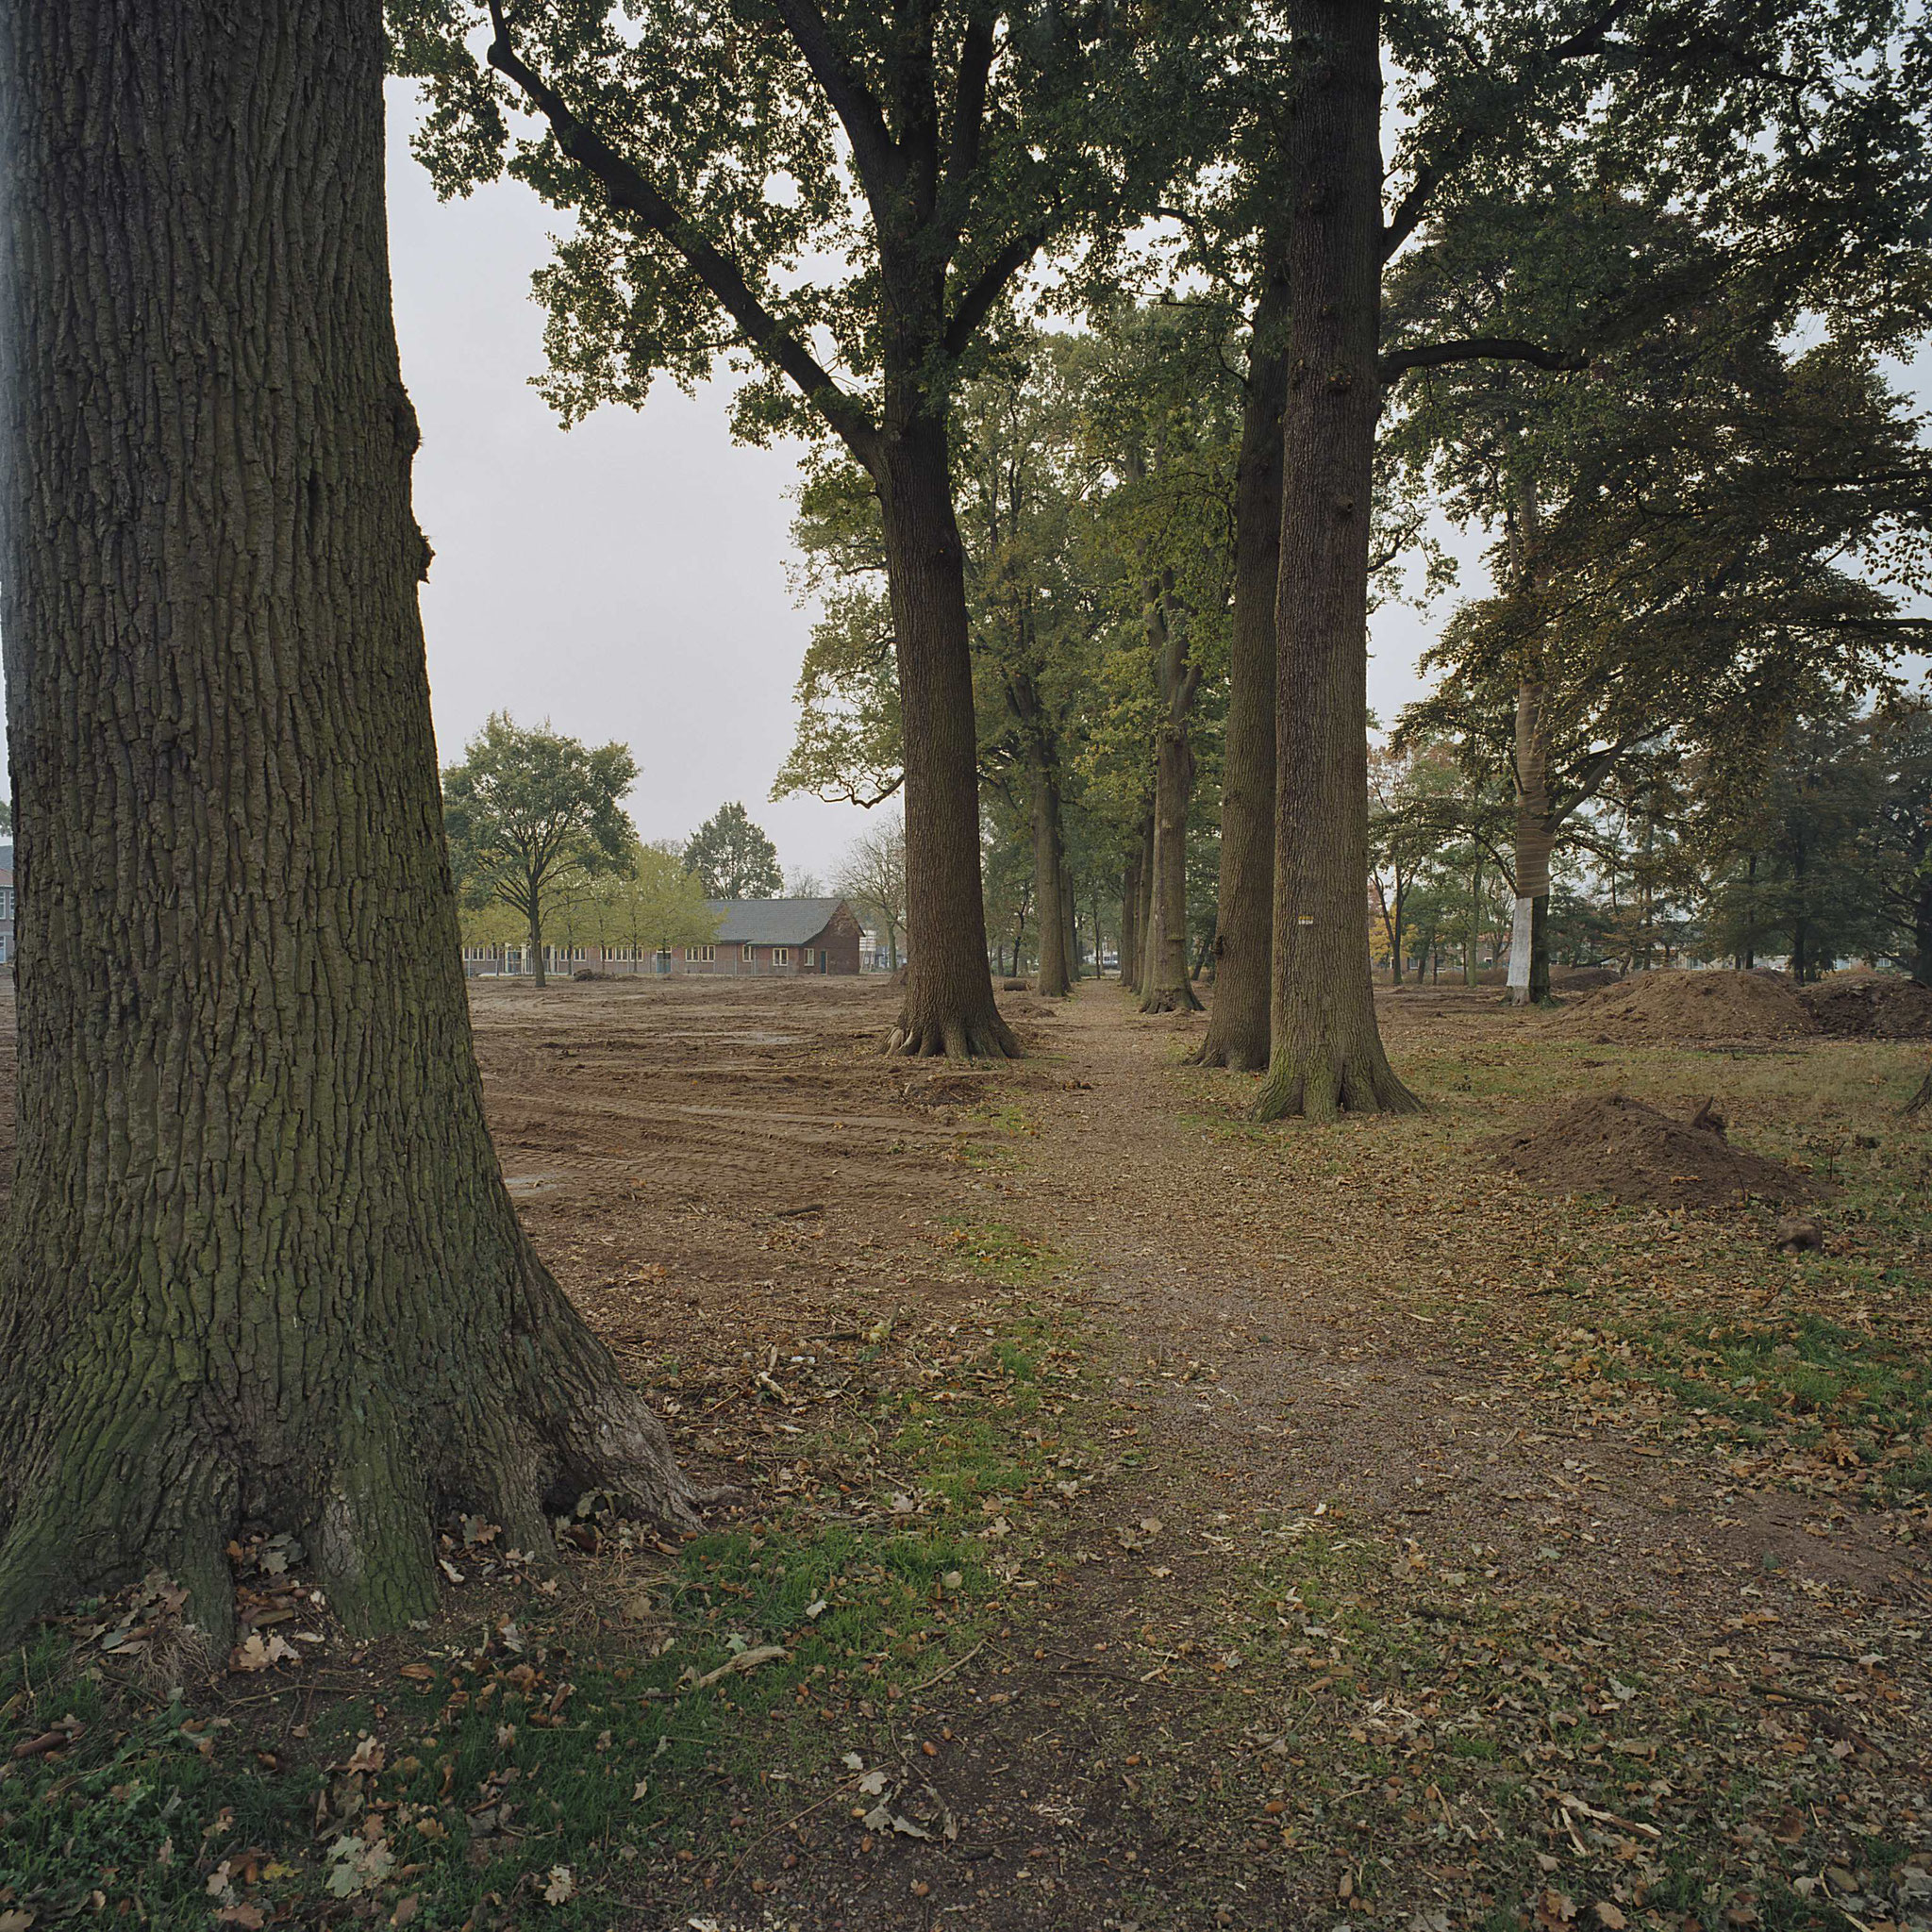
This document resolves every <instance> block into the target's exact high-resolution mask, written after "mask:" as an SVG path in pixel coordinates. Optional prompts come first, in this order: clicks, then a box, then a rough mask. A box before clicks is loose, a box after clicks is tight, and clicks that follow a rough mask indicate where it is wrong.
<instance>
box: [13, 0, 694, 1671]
mask: <svg viewBox="0 0 1932 1932" xmlns="http://www.w3.org/2000/svg"><path fill="white" fill-rule="evenodd" d="M383 56H384V43H383V27H382V17H381V8H380V5H379V0H256V4H255V5H252V6H249V7H242V8H238V7H235V6H233V5H230V4H227V0H64V4H62V5H60V6H17V7H10V8H7V9H6V12H5V15H4V19H0V150H4V157H5V164H6V166H5V181H6V187H5V192H6V195H7V204H8V205H7V207H6V209H5V219H4V222H0V249H4V251H5V259H4V262H0V270H4V273H0V290H4V291H5V292H4V295H0V304H4V307H0V571H4V585H5V593H4V598H0V626H4V635H5V641H6V673H7V700H8V733H9V743H10V748H11V756H12V772H13V780H14V784H15V788H16V797H17V801H18V810H19V823H18V827H17V838H16V844H17V848H18V867H19V872H20V875H21V882H22V889H23V890H22V899H21V919H20V925H19V931H20V947H19V964H18V996H19V1018H20V1145H19V1158H18V1169H17V1178H16V1182H15V1191H14V1197H13V1208H12V1214H11V1218H10V1221H9V1223H8V1230H7V1234H8V1240H7V1247H6V1252H5V1257H4V1263H0V1442H4V1443H5V1445H6V1451H5V1455H4V1456H0V1641H6V1640H7V1639H8V1637H9V1636H10V1635H12V1634H13V1633H16V1632H18V1631H19V1630H20V1629H21V1628H22V1626H23V1625H24V1624H26V1623H27V1622H28V1621H30V1620H31V1619H32V1618H33V1617H34V1616H35V1615H37V1614H38V1613H40V1612H42V1611H44V1610H46V1609H48V1608H49V1607H52V1606H54V1605H56V1604H58V1603H59V1602H61V1601H63V1600H65V1599H68V1598H71V1597H73V1596H75V1595H76V1594H79V1593H82V1592H88V1591H96V1590H100V1589H104V1588H107V1587H109V1586H111V1585H114V1584H116V1583H118V1582H120V1581H122V1580H124V1579H125V1578H128V1577H131V1576H137V1575H139V1574H142V1571H143V1570H145V1569H147V1568H148V1567H150V1566H159V1567H161V1568H163V1569H165V1570H167V1571H169V1572H171V1573H172V1574H175V1576H176V1577H177V1578H179V1579H180V1580H182V1581H183V1582H185V1583H186V1584H187V1586H188V1588H189V1591H190V1602H191V1605H192V1615H193V1617H194V1619H195V1620H196V1622H197V1623H198V1624H200V1625H201V1626H202V1627H203V1628H204V1629H206V1630H207V1631H208V1632H209V1634H210V1635H211V1637H213V1638H215V1639H217V1640H220V1639H223V1638H225V1635H226V1632H227V1630H228V1629H229V1627H230V1626H231V1621H232V1614H233V1609H232V1592H231V1586H230V1581H229V1574H228V1568H227V1563H226V1559H225V1555H224V1549H225V1544H226V1542H227V1541H228V1539H229V1537H230V1536H231V1535H232V1533H233V1532H234V1529H235V1527H236V1525H237V1524H239V1523H240V1522H241V1521H242V1519H243V1518H245V1517H253V1518H259V1519H262V1520H265V1521H267V1522H270V1523H273V1524H279V1525H283V1526H286V1527H288V1528H290V1529H292V1530H296V1531H298V1532H299V1533H300V1534H301V1536H302V1538H303V1540H304V1541H306V1542H307V1543H308V1547H309V1549H310V1550H311V1551H312V1552H313V1555H314V1560H315V1563H316V1565H317V1568H318V1570H319V1572H320V1574H321V1577H322V1579H323V1581H324V1583H325V1587H326V1589H327V1591H328V1594H329V1597H330V1600H331V1602H332V1604H333V1605H334V1607H336V1608H337V1609H338V1610H339V1611H340V1612H341V1615H342V1617H343V1618H344V1619H345V1621H347V1622H348V1623H349V1624H351V1626H352V1627H358V1628H378V1627H383V1626H393V1625H397V1624H403V1623H405V1622H407V1621H408V1619H410V1618H415V1617H421V1616H424V1615H425V1614H427V1613H428V1611H429V1610H430V1608H431V1607H432V1605H433V1603H434V1600H435V1595H436V1585H435V1577H436V1564H435V1551H434V1546H433V1535H432V1527H431V1525H432V1521H433V1519H434V1516H435V1514H436V1512H437V1511H438V1510H439V1509H441V1508H443V1507H457V1506H461V1507H468V1508H473V1509H477V1510H481V1511H483V1512H484V1513H486V1514H488V1515H490V1516H491V1518H493V1519H494V1520H495V1521H496V1522H498V1523H500V1524H503V1526H504V1529H505V1532H506V1537H507V1541H509V1542H512V1543H515V1544H517V1545H519V1546H521V1547H523V1548H525V1549H536V1550H542V1549H545V1548H547V1547H548V1545H549V1541H550V1538H549V1530H548V1527H547V1520H546V1513H545V1506H546V1501H547V1500H551V1499H553V1498H554V1497H555V1496H561V1495H563V1494H567V1493H575V1492H576V1491H582V1490H585V1489H591V1488H608V1489H610V1490H614V1491H619V1492H620V1493H622V1494H623V1495H625V1496H626V1497H627V1498H629V1499H630V1501H631V1502H633V1503H634V1504H636V1505H638V1506H640V1507H642V1508H644V1509H647V1510H650V1511H652V1512H655V1513H657V1514H658V1515H660V1516H663V1517H666V1518H672V1519H680V1520H682V1519H688V1518H689V1517H690V1515H691V1502H692V1492H691V1489H690V1487H689V1485H688V1483H687V1481H686V1479H685V1478H684V1476H683V1475H682V1474H680V1473H679V1471H678V1469H677V1467H676V1465H675V1461H674V1459H673V1457H672V1455H671V1452H670V1448H669V1445H668V1443H667V1441H666V1439H665V1436H664V1432H663V1430H662V1428H661V1427H660V1426H659V1424H658V1422H657V1421H656V1419H655V1418H654V1417H652V1415H651V1414H650V1413H649V1411H648V1410H647V1409H646V1408H645V1407H644V1406H643V1404H642V1403H641V1401H640V1400H639V1398H638V1396H637V1395H636V1394H635V1392H634V1391H631V1390H629V1389H628V1388H626V1387H625V1385H624V1383H623V1381H622V1380H621V1378H620V1377H619V1375H618V1373H617V1369H616V1366H615V1364H614V1363H613V1362H612V1361H611V1359H610V1357H609V1356H608V1353H607V1352H606V1351H605V1349H604V1348H603V1346H602V1344H601V1343H599V1342H598V1341H596V1340H595V1339H594V1338H593V1337H592V1336H591V1333H590V1331H589V1330H588V1329H587V1328H586V1327H585V1325H584V1324H583V1323H582V1322H581V1321H580V1320H579V1319H578V1317H577V1315H576V1314H575V1311H574V1310H573V1309H572V1307H571V1306H570V1304H569V1303H568V1302H567V1301H566V1300H565V1299H564V1296H563V1294H562V1293H561V1291H559V1290H558V1287H557V1286H556V1284H555V1283H554V1282H553V1281H552V1280H551V1278H550V1276H549V1275H548V1274H546V1273H545V1272H544V1270H543V1268H542V1267H541V1264H540V1263H539V1262H538V1261H537V1259H536V1257H534V1256H533V1254H532V1253H531V1251H530V1248H529V1246H528V1244H527V1242H526V1241H525V1239H524V1237H523V1234H522V1232H521V1231H520V1230H519V1228H518V1225H517V1221H516V1216H515V1213H514V1211H513V1209H512V1207H511V1204H510V1201H509V1197H508V1193H507V1192H506V1191H505V1189H504V1186H503V1182H502V1179H501V1177H500V1175H499V1173H498V1170H497V1165H496V1160H495V1158H494V1155H493V1153H492V1151H491V1143H490V1138H489V1135H488V1132H487V1131H486V1129H485V1125H484V1120H483V1108H482V1095H481V1089H480V1084H479V1082H478V1078H477V1074H476V1068H475V1058H474V1055H473V1053H472V1048H471V1040H470V1030H469V1016H468V1009H467V1007H466V1004H465V998H464V990H463V980H462V975H461V967H460V963H459V950H458V929H457V916H456V901H455V896H454V893H453V891H452V888H451V882H450V874H449V866H448V860H447V857H446V854H445V850H444V843H443V832H442V813H441V798H440V795H439V791H438V781H437V769H436V758H435V746H434V742H433V740H432V737H431V732H430V721H429V694H428V685H427V679H426V675H425V667H424V655H423V635H422V629H421V625H420V623H419V620H418V616H417V608H416V580H417V578H418V577H419V576H420V575H422V573H423V571H424V570H425V567H426V564H427V560H428V552H427V546H426V545H425V542H424V540H423V537H422V534H421V532H420V531H419V530H418V529H417V527H416V524H415V521H414V518H413V516H412V514H411V511H410V507H409V473H410V465H411V458H412V453H413V451H414V449H415V446H416V441H417V435H416V426H415V417H414V414H413V411H412V410H411V408H410V406H409V402H408V396H407V394H406V393H405V391H404V389H403V386H402V380H401V375H400V371H399V368H398V365H397V359H396V348H395V336H394V332H393V328H392V325H391V316H390V286H389V263H388V252H387V250H388V242H387V233H386V227H385V221H384V206H383V123H382V115H383V108H382V71H383Z"/></svg>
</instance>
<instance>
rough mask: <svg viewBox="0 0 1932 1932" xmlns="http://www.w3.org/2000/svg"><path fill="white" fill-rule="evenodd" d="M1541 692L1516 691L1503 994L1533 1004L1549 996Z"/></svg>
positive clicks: (1546, 733) (1549, 840) (1546, 752)
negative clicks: (1511, 889) (1512, 889)
mask: <svg viewBox="0 0 1932 1932" xmlns="http://www.w3.org/2000/svg"><path fill="white" fill-rule="evenodd" d="M1545 698H1546V693H1545V691H1544V690H1543V687H1542V686H1541V685H1540V684H1524V685H1523V686H1521V687H1520V688H1519V689H1518V691H1517V693H1516V745H1515V758H1514V762H1515V774H1516V827H1515V833H1516V904H1515V908H1514V909H1513V912H1512V915H1511V918H1510V924H1509V998H1510V1000H1511V1001H1512V1002H1513V1003H1514V1004H1515V1005H1517V1006H1519V1007H1521V1006H1538V1005H1541V1004H1542V1003H1543V1002H1544V1001H1546V1000H1547V999H1548V998H1549V996H1550V940H1549V916H1550V853H1551V851H1552V850H1553V848H1554V847H1555V844H1556V835H1555V832H1554V830H1553V829H1552V826H1551V823H1550V730H1549V719H1548V714H1547V711H1546V709H1545Z"/></svg>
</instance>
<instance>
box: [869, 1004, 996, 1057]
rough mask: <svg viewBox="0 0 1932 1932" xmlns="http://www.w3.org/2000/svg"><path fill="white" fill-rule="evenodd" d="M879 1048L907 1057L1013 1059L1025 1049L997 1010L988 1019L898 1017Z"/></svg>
mask: <svg viewBox="0 0 1932 1932" xmlns="http://www.w3.org/2000/svg"><path fill="white" fill-rule="evenodd" d="M881 1051H883V1052H885V1053H890V1054H899V1055H901V1056H903V1057H904V1058H908V1059H949V1060H1017V1059H1024V1058H1025V1053H1024V1049H1023V1048H1022V1047H1021V1045H1020V1042H1019V1041H1018V1040H1017V1039H1015V1038H1014V1035H1013V1030H1012V1028H1011V1027H1010V1026H1008V1024H1007V1023H1006V1022H1005V1021H1004V1020H1002V1019H1001V1018H1000V1017H999V1015H998V1014H997V1013H995V1014H993V1015H992V1017H991V1019H990V1020H989V1019H981V1020H977V1021H974V1022H972V1023H970V1024H969V1023H968V1022H966V1021H963V1020H948V1021H945V1022H942V1023H941V1022H927V1023H925V1024H909V1023H908V1022H907V1021H905V1020H903V1019H902V1020H901V1021H900V1022H899V1024H897V1025H896V1026H894V1027H893V1028H892V1030H891V1033H889V1034H888V1035H887V1036H886V1041H885V1044H884V1046H883V1048H882V1049H881Z"/></svg>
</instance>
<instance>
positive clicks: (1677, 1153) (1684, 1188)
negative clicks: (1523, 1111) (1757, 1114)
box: [1487, 1093, 1824, 1208]
mask: <svg viewBox="0 0 1932 1932" xmlns="http://www.w3.org/2000/svg"><path fill="white" fill-rule="evenodd" d="M1700 1112H1701V1104H1700V1103H1699V1102H1696V1101H1692V1102H1691V1103H1690V1105H1689V1106H1688V1107H1687V1108H1685V1110H1684V1116H1683V1118H1681V1119H1674V1118H1673V1117H1672V1116H1671V1115H1670V1114H1667V1113H1664V1112H1662V1111H1660V1110H1659V1109H1658V1108H1654V1107H1646V1106H1645V1105H1644V1103H1643V1102H1642V1101H1641V1100H1633V1099H1631V1098H1630V1096H1629V1095H1628V1094H1627V1093H1593V1094H1591V1095H1589V1096H1588V1097H1586V1098H1584V1099H1582V1100H1577V1101H1574V1102H1572V1103H1571V1104H1570V1105H1569V1106H1566V1107H1559V1108H1556V1109H1554V1110H1553V1111H1551V1112H1549V1113H1548V1114H1546V1115H1545V1116H1544V1117H1543V1118H1542V1119H1541V1120H1539V1121H1536V1122H1534V1123H1532V1124H1529V1125H1526V1126H1524V1127H1521V1128H1518V1129H1517V1130H1516V1131H1515V1132H1514V1133H1509V1134H1503V1135H1500V1136H1498V1137H1497V1138H1496V1139H1495V1140H1494V1141H1491V1142H1489V1143H1488V1150H1487V1151H1488V1152H1489V1153H1490V1154H1491V1157H1492V1158H1493V1159H1494V1161H1495V1163H1496V1165H1497V1166H1498V1167H1500V1168H1503V1169H1506V1170H1507V1172H1509V1173H1511V1174H1518V1175H1520V1176H1521V1177H1522V1178H1523V1179H1524V1180H1526V1181H1530V1182H1533V1183H1535V1184H1536V1185H1537V1186H1538V1187H1540V1188H1543V1189H1547V1190H1548V1191H1550V1192H1552V1193H1556V1194H1604V1195H1607V1197H1608V1198H1609V1199H1610V1200H1612V1201H1618V1202H1621V1203H1623V1204H1624V1205H1625V1206H1626V1207H1627V1206H1638V1205H1641V1206H1646V1207H1660V1208H1726V1207H1740V1206H1742V1205H1743V1203H1744V1202H1746V1201H1748V1200H1758V1201H1775V1202H1779V1203H1781V1204H1786V1205H1790V1204H1791V1203H1795V1202H1800V1201H1811V1200H1815V1199H1817V1198H1818V1197H1819V1196H1820V1195H1821V1194H1822V1193H1823V1192H1824V1188H1823V1187H1822V1186H1821V1184H1820V1183H1819V1182H1818V1181H1816V1180H1814V1179H1813V1178H1812V1177H1811V1176H1810V1175H1809V1174H1799V1173H1797V1172H1795V1171H1794V1170H1793V1169H1791V1168H1789V1167H1787V1166H1785V1165H1784V1163H1783V1162H1782V1161H1777V1160H1767V1159H1766V1158H1764V1157H1763V1156H1762V1155H1761V1154H1752V1153H1750V1152H1748V1151H1747V1150H1746V1149H1744V1148H1741V1147H1733V1146H1732V1145H1731V1143H1730V1142H1729V1141H1728V1140H1726V1139H1725V1137H1724V1128H1723V1125H1722V1124H1721V1123H1720V1124H1715V1125H1711V1124H1699V1116H1700Z"/></svg>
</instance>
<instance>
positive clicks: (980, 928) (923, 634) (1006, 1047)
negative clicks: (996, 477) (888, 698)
mask: <svg viewBox="0 0 1932 1932" xmlns="http://www.w3.org/2000/svg"><path fill="white" fill-rule="evenodd" d="M908 418H909V420H908ZM886 422H887V425H889V426H888V427H887V429H886V430H885V432H884V433H883V435H882V438H881V441H882V445H883V447H882V450H881V452H880V456H879V461H878V467H877V468H876V469H875V470H874V479H875V481H876V482H877V484H878V491H879V510H880V514H881V517H882V520H883V523H884V527H885V537H886V555H887V557H888V558H889V560H890V567H889V569H888V570H887V573H886V575H887V584H888V591H889V594H890V597H891V610H892V635H893V648H894V652H895V654H896V656H897V659H898V666H899V709H900V716H901V720H902V725H903V732H904V739H905V755H906V931H907V939H908V955H909V958H908V965H907V973H906V998H905V1003H904V1005H903V1006H902V1007H901V1008H900V1010H899V1019H898V1022H897V1024H895V1025H894V1026H893V1028H892V1030H891V1033H890V1035H888V1037H887V1040H886V1047H887V1050H888V1051H889V1052H891V1053H904V1054H912V1055H929V1054H943V1055H946V1056H948V1057H949V1058H954V1059H965V1058H969V1057H975V1056H981V1055H984V1056H989V1057H992V1058H1018V1057H1019V1053H1020V1043H1019V1041H1017V1040H1016V1039H1015V1038H1014V1037H1013V1034H1012V1031H1011V1029H1010V1028H1009V1027H1008V1025H1007V1023H1006V1022H1005V1021H1004V1020H1003V1019H1001V1018H1000V1012H999V1008H998V1007H997V1006H995V1005H994V1003H993V996H992V975H991V973H990V972H989V971H988V969H987V959H986V902H985V900H984V898H983V897H982V895H981V892H980V885H979V781H978V776H977V773H978V757H979V746H978V741H977V739H976V736H975V732H974V711H973V660H972V657H971V654H970V650H969V645H968V634H967V618H966V576H965V553H964V550H963V547H962V546H961V544H960V541H959V526H958V523H957V522H956V521H955V519H954V515H953V486H952V474H951V468H950V465H949V463H948V461H947V458H946V433H945V425H944V424H943V422H942V421H941V420H940V419H939V417H938V415H937V412H936V409H935V408H934V407H932V406H930V405H928V404H926V403H925V401H924V399H923V398H918V397H915V398H911V399H908V401H907V402H905V403H903V404H897V403H894V402H893V401H892V400H891V398H890V397H889V402H888V408H887V410H886Z"/></svg>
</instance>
